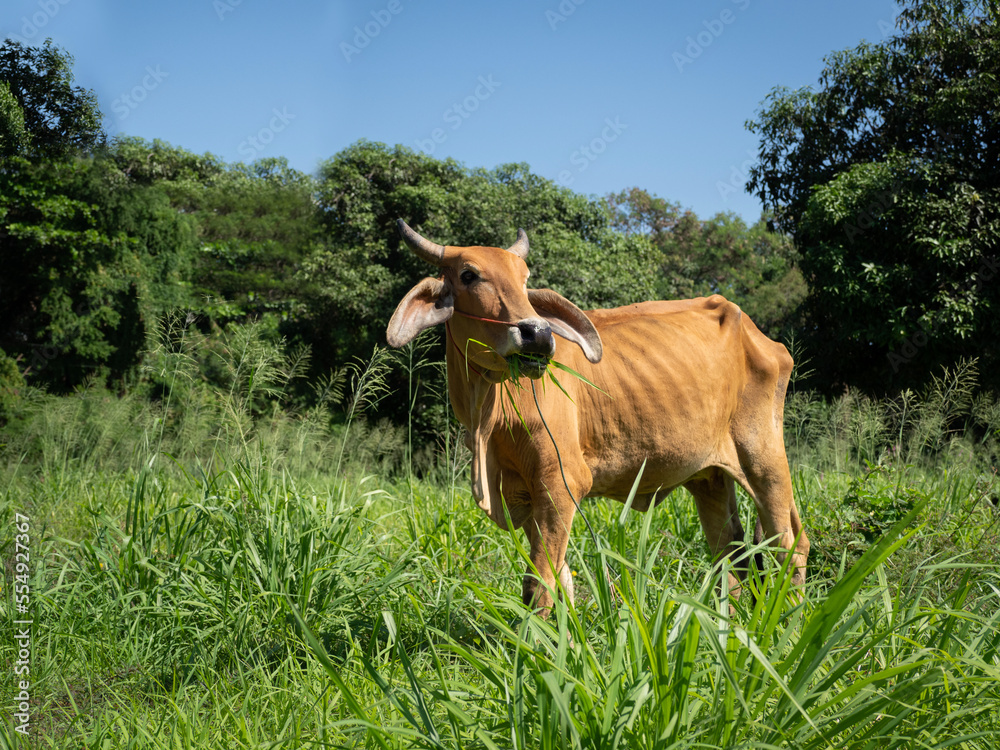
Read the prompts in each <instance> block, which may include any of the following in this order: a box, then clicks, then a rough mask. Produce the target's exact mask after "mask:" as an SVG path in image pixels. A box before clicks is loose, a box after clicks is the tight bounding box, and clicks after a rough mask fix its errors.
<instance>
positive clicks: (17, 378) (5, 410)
mask: <svg viewBox="0 0 1000 750" xmlns="http://www.w3.org/2000/svg"><path fill="white" fill-rule="evenodd" d="M25 387H26V386H25V382H24V377H23V376H22V375H21V370H20V368H19V367H18V366H17V362H16V361H15V360H13V359H12V358H10V357H8V356H7V355H6V354H5V353H4V351H3V349H0V426H3V425H4V424H6V423H7V421H8V420H9V419H10V418H11V417H12V416H14V414H16V413H17V407H18V405H19V404H20V402H21V399H22V398H23V397H24V389H25Z"/></svg>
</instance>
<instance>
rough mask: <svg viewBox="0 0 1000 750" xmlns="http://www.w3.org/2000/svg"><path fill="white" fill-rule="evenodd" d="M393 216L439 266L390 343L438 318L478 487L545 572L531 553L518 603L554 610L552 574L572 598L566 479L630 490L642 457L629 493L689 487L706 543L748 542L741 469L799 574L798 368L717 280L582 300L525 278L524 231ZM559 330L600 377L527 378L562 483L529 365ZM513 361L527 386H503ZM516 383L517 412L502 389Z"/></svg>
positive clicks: (802, 549) (404, 308) (399, 311)
mask: <svg viewBox="0 0 1000 750" xmlns="http://www.w3.org/2000/svg"><path fill="white" fill-rule="evenodd" d="M398 226H399V231H400V234H401V235H402V237H403V240H404V241H405V242H406V244H407V245H408V246H409V247H410V249H411V250H413V252H415V253H416V254H417V255H418V256H420V257H421V258H423V259H424V260H426V261H428V262H429V263H432V264H434V265H435V266H437V267H438V268H439V269H440V271H441V276H439V277H438V278H426V279H424V280H423V281H421V282H420V283H418V284H417V285H416V286H415V287H414V288H413V289H412V290H411V291H410V292H409V293H408V294H407V295H406V297H404V298H403V301H402V302H400V303H399V306H398V307H397V308H396V312H395V313H394V314H393V316H392V320H390V321H389V327H388V331H387V338H388V341H389V344H390V345H392V346H403V345H404V344H406V343H407V342H408V341H410V340H411V339H412V338H413V337H414V336H416V335H417V334H418V333H420V332H421V331H422V330H424V329H426V328H429V327H430V326H434V325H437V324H439V323H444V324H445V327H446V329H447V337H448V344H447V362H448V391H449V395H450V397H451V404H452V407H453V408H454V410H455V414H456V415H457V416H458V419H459V421H460V422H461V423H462V424H463V425H464V427H465V428H466V430H467V431H468V435H467V443H468V444H469V447H470V449H471V450H472V454H473V459H472V492H473V495H474V496H475V498H476V500H477V501H478V504H479V507H480V508H482V509H483V511H485V512H486V514H487V515H488V516H489V517H490V518H491V519H493V521H494V522H495V523H496V524H497V525H499V526H500V527H501V528H506V527H507V520H506V517H507V515H509V517H510V520H511V522H512V523H513V525H514V527H515V528H521V527H523V528H524V529H525V533H526V534H527V536H528V539H529V540H530V543H531V561H532V563H533V565H534V567H535V569H537V571H538V573H539V575H540V576H541V582H542V583H543V584H544V585H542V586H539V582H538V579H537V578H536V577H535V576H534V575H533V574H532V570H531V568H530V567H529V569H528V572H527V573H526V575H525V577H524V587H523V597H524V601H525V604H527V605H529V606H532V605H534V606H536V607H539V608H541V609H542V610H543V611H548V608H549V607H550V606H551V604H552V598H551V592H552V591H554V590H555V579H556V576H557V575H558V577H559V579H560V581H561V583H562V584H563V586H564V588H565V590H566V591H567V593H568V595H569V596H570V598H571V599H572V596H573V588H572V579H571V578H570V575H569V568H568V566H567V565H566V547H567V544H568V541H569V529H570V525H571V524H572V522H573V516H574V515H575V513H576V509H577V508H576V503H575V502H574V499H573V497H570V494H569V492H567V488H566V486H567V485H568V487H569V491H570V492H572V494H573V496H574V497H575V498H576V499H577V500H580V499H582V498H584V497H589V496H595V495H601V496H604V497H610V498H614V499H616V500H620V501H624V500H625V499H626V498H627V496H628V493H629V491H630V489H631V487H632V485H633V483H634V481H635V478H636V476H638V474H639V471H640V468H641V467H642V464H643V462H644V461H645V462H646V467H645V470H644V471H643V474H642V480H641V483H640V486H639V488H638V494H637V496H636V497H635V499H634V501H633V506H632V507H633V508H635V509H637V510H647V509H648V508H649V507H650V505H653V504H656V503H658V502H659V501H660V500H662V499H663V497H665V496H666V495H667V494H668V493H669V492H670V491H671V490H673V489H674V488H676V487H678V486H683V487H685V488H686V489H688V490H689V491H690V492H691V494H692V495H694V499H695V503H696V504H697V507H698V515H699V517H700V518H701V523H702V527H703V528H704V530H705V534H706V536H707V538H708V544H709V546H710V547H711V549H712V551H713V553H714V554H715V555H716V556H717V557H722V556H724V555H727V554H732V553H733V552H734V550H737V549H738V548H739V547H738V545H739V544H741V543H742V542H743V527H742V525H741V524H740V519H739V512H738V509H737V505H736V489H735V485H734V480H735V481H736V482H739V483H740V485H741V486H742V487H743V488H744V489H745V490H746V491H747V493H748V494H749V495H750V496H751V497H752V498H753V499H754V503H755V504H756V508H757V514H758V530H759V531H762V533H763V535H764V537H765V538H774V544H775V546H776V547H778V548H779V550H780V551H779V552H778V556H779V558H780V559H783V558H784V557H785V554H786V552H785V551H792V555H793V560H792V570H793V576H792V578H793V583H796V584H802V583H804V581H805V571H806V558H807V556H808V554H809V541H808V539H807V538H806V534H805V532H804V531H803V529H802V524H801V523H800V521H799V514H798V511H797V510H796V508H795V501H794V499H793V498H792V482H791V477H790V475H789V472H788V463H787V460H786V458H785V447H784V443H783V439H782V413H783V410H784V397H785V386H786V385H787V383H788V376H789V374H790V373H791V371H792V358H791V357H790V356H789V354H788V351H787V350H786V349H785V347H784V346H782V345H781V344H778V343H776V342H774V341H771V340H770V339H769V338H767V337H766V336H764V334H762V333H761V332H760V331H759V330H758V329H757V327H756V326H755V325H754V324H753V322H752V321H751V320H750V318H748V317H747V316H746V315H744V314H743V313H742V312H741V310H740V308H739V307H737V306H736V305H735V304H733V303H732V302H729V301H727V300H726V299H725V298H723V297H721V296H719V295H715V296H712V297H708V298H703V297H702V298H698V299H693V300H684V301H675V302H643V303H640V304H636V305H628V306H626V307H619V308H615V309H613V310H592V311H589V312H586V313H585V312H583V311H582V310H580V309H579V308H578V307H576V305H574V304H573V303H571V302H569V301H568V300H566V299H565V298H563V297H561V296H560V295H558V294H556V293H555V292H553V291H551V290H548V289H528V285H527V281H528V267H527V266H526V265H525V262H524V259H525V257H526V256H527V254H528V238H527V236H526V235H525V233H524V231H523V230H518V237H517V242H516V243H515V244H514V245H513V246H512V247H510V248H509V249H507V250H501V249H499V248H495V247H444V246H441V245H437V244H435V243H433V242H430V241H428V240H425V239H424V238H423V237H421V236H420V235H418V234H417V233H416V232H414V231H413V230H412V229H410V227H408V226H407V225H406V223H405V222H403V220H402V219H400V220H399V221H398ZM561 339H565V342H566V343H564V342H563V341H562V340H561ZM557 342H558V360H557V361H559V362H561V363H562V364H565V365H567V366H568V367H570V368H572V369H573V370H575V371H576V372H578V373H580V374H581V375H583V376H584V377H585V378H587V380H589V381H591V382H592V383H593V384H594V385H596V386H597V389H595V388H593V387H591V386H590V385H587V384H586V383H583V382H582V381H580V380H578V379H576V378H574V377H571V376H566V375H564V376H563V377H560V378H559V382H560V384H561V385H562V386H563V388H565V390H566V391H567V392H568V396H567V394H566V393H563V391H562V390H561V389H560V388H557V387H555V386H553V385H552V384H551V383H549V384H547V385H546V387H544V388H541V387H539V388H537V389H534V391H535V394H537V398H538V402H539V405H540V407H541V413H542V415H543V416H544V418H545V421H546V422H547V424H548V426H549V428H550V429H551V430H552V435H553V439H554V441H555V443H556V444H557V445H558V448H559V455H560V456H561V459H562V469H563V472H564V474H565V483H564V480H563V473H561V472H560V465H559V459H558V458H557V455H556V451H555V449H554V448H553V444H552V440H550V439H549V437H548V436H547V434H546V431H545V429H544V426H543V424H542V420H541V417H540V416H539V410H538V408H536V405H535V401H534V395H535V394H533V391H532V387H531V385H532V384H531V383H530V382H529V381H528V380H527V379H525V378H524V376H527V377H529V378H535V379H537V378H540V377H541V376H542V375H543V374H544V372H545V368H546V365H547V364H548V362H549V361H550V359H552V358H553V356H554V355H555V354H556V350H557ZM568 343H572V344H574V345H573V346H569V345H568ZM514 362H516V363H517V364H516V367H515V372H516V373H518V374H519V375H520V376H521V378H522V380H521V383H520V384H521V385H522V386H523V387H520V388H518V387H511V386H510V385H508V386H506V387H505V386H501V385H499V384H500V383H503V381H504V380H507V379H509V378H510V377H511V366H512V363H514ZM598 389H600V390H598ZM510 398H513V399H514V401H516V403H517V412H518V413H519V416H518V415H516V414H515V411H514V409H513V408H512V406H511V404H510V403H509V402H506V403H505V400H506V399H510ZM504 506H506V510H507V513H506V514H505V513H504ZM732 583H733V585H734V587H737V590H738V585H739V584H738V581H736V580H735V579H733V581H732Z"/></svg>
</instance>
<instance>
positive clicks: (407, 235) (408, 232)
mask: <svg viewBox="0 0 1000 750" xmlns="http://www.w3.org/2000/svg"><path fill="white" fill-rule="evenodd" d="M396 227H397V228H398V229H399V236H400V237H402V238H403V242H405V243H406V244H407V246H409V248H410V249H411V250H412V251H413V252H414V253H416V254H417V255H419V256H420V257H421V258H423V259H424V260H426V261H427V262H428V263H430V264H432V265H435V266H440V265H441V261H443V260H444V245H438V244H436V243H434V242H431V241H430V240H425V239H424V238H423V237H421V236H420V235H419V234H417V233H416V232H414V231H413V230H412V229H410V227H409V226H407V224H406V222H405V221H403V220H402V219H396Z"/></svg>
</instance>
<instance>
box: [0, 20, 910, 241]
mask: <svg viewBox="0 0 1000 750" xmlns="http://www.w3.org/2000/svg"><path fill="white" fill-rule="evenodd" d="M897 13H898V6H896V4H895V3H893V2H891V0H775V1H774V2H766V0H711V1H709V2H686V3H679V2H645V1H636V2H622V1H621V0H619V2H612V0H537V1H536V2H529V1H528V0H508V1H507V2H500V1H499V0H492V1H490V0H466V1H465V2H459V0H440V1H432V0H356V1H353V0H352V1H351V2H348V1H346V0H341V1H340V2H306V1H305V0H294V1H292V2H284V3H278V2H264V0H175V1H174V2H169V3H168V2H152V1H150V0H134V1H133V2H100V1H97V0H4V10H3V11H0V35H2V36H12V37H14V38H17V39H20V40H22V41H27V42H29V43H33V44H41V43H42V42H43V41H44V40H45V38H47V37H51V38H52V39H53V40H54V41H55V42H56V43H57V44H58V45H60V46H62V47H64V48H65V49H66V50H67V51H69V52H70V54H72V55H73V56H74V58H75V61H76V62H75V66H74V70H75V74H76V80H77V83H78V84H79V85H82V86H85V87H87V88H92V89H94V91H96V92H97V94H98V97H99V100H100V103H101V107H102V110H103V112H104V113H105V116H106V120H105V122H106V126H107V129H108V132H109V133H111V134H115V133H125V134H129V135H137V136H141V137H143V138H147V139H150V140H152V139H153V138H160V139H162V140H165V141H168V142H170V143H172V144H174V145H177V146H181V147H183V148H186V149H188V150H191V151H195V152H199V153H201V152H205V151H209V152H212V153H213V154H216V155H218V156H220V157H222V158H224V159H226V160H227V161H240V160H243V161H251V160H253V159H254V158H257V157H263V156H284V157H286V158H287V159H288V160H289V161H290V163H291V164H292V166H294V167H296V168H298V169H301V170H303V171H305V172H308V173H313V172H314V171H315V170H316V168H317V166H318V165H319V163H320V162H321V161H323V160H324V159H327V158H330V157H331V156H333V155H334V154H336V153H337V152H338V151H340V150H341V149H343V148H345V147H346V146H348V145H350V144H351V143H353V142H355V141H357V140H358V139H362V138H365V139H368V140H373V141H382V142H385V143H389V144H396V143H400V144H404V145H406V146H409V147H410V148H413V149H420V150H423V151H425V152H428V153H432V154H433V155H434V156H435V157H439V158H445V157H453V158H455V159H457V160H459V161H461V162H463V163H464V164H465V165H466V166H468V167H487V168H491V167H494V166H497V165H498V164H503V163H508V162H527V163H528V164H529V165H530V167H531V169H532V170H533V171H534V172H535V173H537V174H540V175H542V176H543V177H547V178H549V179H552V180H555V181H556V182H559V183H560V184H564V185H567V186H568V187H571V188H572V189H573V190H576V191H578V192H581V193H585V194H593V195H603V194H606V193H608V192H611V191H617V190H621V189H624V188H626V187H630V186H639V187H642V188H645V189H646V190H649V191H650V192H653V193H656V194H657V195H659V196H661V197H663V198H666V199H668V200H670V201H676V202H679V203H680V204H681V205H682V206H684V207H687V208H691V209H693V210H694V211H696V212H697V213H698V215H699V216H702V217H705V218H707V217H709V216H712V215H714V214H715V213H717V212H719V211H734V212H736V213H737V214H739V215H740V216H742V217H743V218H744V219H746V220H748V221H753V220H755V219H756V218H757V217H758V216H759V213H760V205H759V203H758V201H757V200H756V198H754V197H752V196H750V195H747V194H746V193H745V192H743V188H742V185H743V182H744V178H745V172H746V168H747V166H748V164H749V161H750V160H751V159H752V157H753V155H754V153H755V152H756V147H757V141H756V139H755V137H754V136H753V135H752V134H751V133H749V132H748V131H747V130H746V129H745V127H744V122H745V121H746V120H747V119H749V118H752V117H753V116H754V114H755V113H756V112H757V110H758V109H759V107H760V104H761V102H762V101H763V100H764V98H765V97H766V96H767V94H768V92H769V91H770V90H771V89H772V88H773V87H775V86H778V85H783V86H788V87H791V88H797V87H800V86H805V85H813V86H815V85H816V84H817V80H818V76H819V73H820V71H821V70H822V68H823V57H824V56H825V55H827V54H829V53H830V52H832V51H835V50H841V49H845V48H849V47H853V46H855V45H856V44H858V43H859V42H860V41H861V40H863V39H867V40H868V41H871V42H875V41H879V40H881V39H884V38H885V37H886V36H887V35H890V34H891V33H893V29H894V24H895V19H896V16H897Z"/></svg>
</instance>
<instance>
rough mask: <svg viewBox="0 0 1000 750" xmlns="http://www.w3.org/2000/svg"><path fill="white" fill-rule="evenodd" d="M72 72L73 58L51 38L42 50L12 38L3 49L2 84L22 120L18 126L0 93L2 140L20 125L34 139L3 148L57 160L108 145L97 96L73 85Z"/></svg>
mask: <svg viewBox="0 0 1000 750" xmlns="http://www.w3.org/2000/svg"><path fill="white" fill-rule="evenodd" d="M72 68H73V58H72V57H71V56H70V55H69V54H68V53H66V52H65V51H63V50H61V49H60V48H59V47H56V46H55V45H54V44H52V40H51V39H48V40H46V41H45V44H44V45H43V46H42V47H40V48H39V47H31V46H28V45H25V44H23V43H21V42H18V41H14V40H12V39H7V40H6V41H4V43H3V44H2V45H0V82H3V83H4V84H6V88H7V90H8V91H9V92H10V95H11V96H13V97H14V99H15V101H16V102H17V105H18V108H19V109H20V111H21V115H22V116H23V125H21V126H19V125H18V119H19V118H17V115H16V114H14V115H13V116H11V115H10V114H8V113H9V112H10V109H9V104H4V95H3V92H2V90H0V138H3V139H4V141H6V140H7V139H8V138H9V137H10V135H9V134H10V133H15V132H16V131H17V130H18V129H19V127H20V129H22V130H23V131H25V132H26V133H27V135H28V136H30V141H29V140H24V139H20V140H19V141H18V143H19V145H18V147H17V148H15V149H13V150H11V149H10V148H9V146H5V147H4V151H6V152H7V155H9V154H11V153H27V154H28V155H33V156H39V157H44V158H53V157H60V156H64V155H66V154H70V153H80V152H89V151H93V150H94V149H95V148H97V147H98V146H101V145H102V144H103V143H104V142H105V135H104V130H103V128H102V127H101V110H100V108H99V107H98V104H97V95H96V94H95V93H94V92H93V91H90V90H87V89H84V88H81V87H79V86H73V70H72ZM11 123H13V125H12V124H11ZM11 127H13V130H10V128H11ZM4 131H6V132H4Z"/></svg>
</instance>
